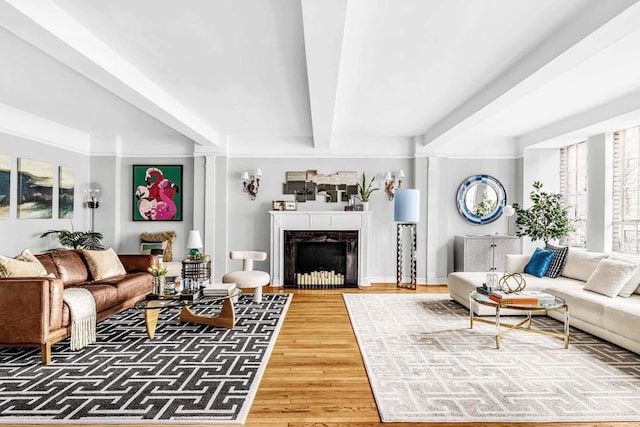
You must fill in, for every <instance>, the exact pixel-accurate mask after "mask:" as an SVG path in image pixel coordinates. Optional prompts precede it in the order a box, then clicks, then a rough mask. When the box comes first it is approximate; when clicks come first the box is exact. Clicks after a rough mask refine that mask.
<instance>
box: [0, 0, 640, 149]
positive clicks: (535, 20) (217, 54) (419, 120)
mask: <svg viewBox="0 0 640 427" xmlns="http://www.w3.org/2000/svg"><path fill="white" fill-rule="evenodd" d="M0 26H2V27H4V29H0V58H2V63H3V69H2V70H0V103H3V104H6V105H10V106H13V107H15V108H19V109H22V110H24V111H27V112H29V113H32V114H36V115H39V116H41V117H43V118H46V119H49V120H53V121H56V122H59V123H61V124H64V125H66V126H70V127H73V128H75V129H78V130H81V131H83V132H87V133H88V134H91V135H93V136H94V141H98V145H99V142H100V141H105V144H108V140H109V139H110V138H112V136H113V135H118V136H119V137H121V138H122V140H123V142H124V144H125V145H126V146H127V147H129V148H125V149H124V150H125V151H127V150H129V151H131V152H133V151H135V149H134V148H132V147H133V146H134V145H140V144H142V143H144V142H145V141H164V142H166V143H167V144H168V143H170V142H171V143H173V144H176V145H181V147H180V148H179V149H177V151H178V152H179V151H181V150H182V151H184V150H185V147H191V144H192V141H193V142H195V144H196V145H197V146H200V147H199V148H198V149H201V150H212V151H226V152H228V153H229V154H231V155H323V154H327V155H331V154H347V155H348V154H355V153H359V154H363V153H364V154H366V155H385V156H386V155H410V154H413V153H414V152H416V151H417V152H419V153H426V154H428V153H439V154H447V153H453V152H455V153H456V154H460V153H463V152H464V148H462V149H461V145H462V146H464V145H465V144H470V143H469V142H468V141H471V140H476V141H478V140H482V141H487V142H488V143H492V144H491V147H493V149H495V150H497V151H499V150H501V147H503V149H504V152H509V153H511V152H513V151H514V146H517V147H519V148H522V147H524V146H529V145H531V144H535V143H540V142H544V141H548V140H551V139H554V140H560V141H562V140H563V138H564V137H565V136H567V140H568V135H570V136H571V138H575V137H576V135H580V134H581V132H582V133H585V132H592V131H593V129H594V126H596V125H598V124H601V127H602V126H605V125H604V123H606V127H611V126H616V125H619V124H621V123H622V121H618V122H616V118H617V117H620V118H624V123H630V117H631V118H632V119H631V123H633V117H635V114H636V113H637V112H640V100H638V101H636V99H638V98H639V97H637V96H631V95H633V94H635V93H636V92H638V91H640V49H639V47H640V2H639V1H638V0H607V1H606V2H604V1H602V0H516V1H514V0H190V1H189V2H181V1H179V0H136V1H130V0H109V1H104V0H0ZM618 100H619V101H620V102H616V101H618ZM638 119H639V120H640V115H638ZM621 120H622V119H621ZM638 124H640V121H639V122H638ZM414 141H418V142H417V143H416V144H417V146H416V145H414ZM453 147H455V149H454V148H453ZM94 149H95V150H96V151H100V148H99V147H98V148H95V147H94ZM189 149H192V148H189ZM477 151H478V147H469V150H468V152H473V153H476V152H477ZM487 154H490V153H487ZM493 154H495V153H493Z"/></svg>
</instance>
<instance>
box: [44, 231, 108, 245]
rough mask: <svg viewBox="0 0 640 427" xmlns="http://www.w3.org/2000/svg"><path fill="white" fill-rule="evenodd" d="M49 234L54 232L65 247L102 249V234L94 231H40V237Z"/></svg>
mask: <svg viewBox="0 0 640 427" xmlns="http://www.w3.org/2000/svg"><path fill="white" fill-rule="evenodd" d="M51 234H55V235H56V237H58V241H59V242H60V244H61V245H62V246H64V247H65V248H73V249H94V250H95V249H104V247H103V246H102V234H101V233H98V232H96V231H69V230H49V231H46V232H44V233H42V234H41V235H40V237H43V238H44V237H47V236H49V235H51ZM54 250H55V249H54Z"/></svg>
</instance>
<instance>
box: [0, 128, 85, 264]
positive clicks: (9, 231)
mask: <svg viewBox="0 0 640 427" xmlns="http://www.w3.org/2000/svg"><path fill="white" fill-rule="evenodd" d="M0 154H5V155H8V156H10V157H11V164H12V169H11V209H10V217H9V219H0V248H1V249H0V254H2V255H6V256H15V255H17V254H18V253H20V252H21V251H22V250H23V249H24V248H29V250H31V251H32V252H33V253H39V252H42V251H44V250H47V249H50V248H53V247H56V246H58V244H57V240H56V239H55V238H54V239H41V238H40V237H39V236H40V234H42V233H43V232H45V231H47V230H52V229H53V230H57V229H65V230H70V229H71V228H72V227H73V229H75V230H76V231H78V230H86V229H88V228H89V212H88V209H86V208H85V207H84V206H83V204H82V192H81V190H80V189H81V186H82V184H83V183H87V182H89V157H88V156H86V155H83V154H79V153H76V152H73V151H69V150H65V149H60V148H55V147H52V146H50V145H46V144H42V143H40V142H35V141H32V140H29V139H25V138H20V137H17V136H12V135H7V134H4V133H0ZM18 158H25V159H30V160H38V161H41V162H46V163H50V164H52V165H53V174H54V180H53V214H52V215H53V218H52V219H17V215H16V213H17V207H18V204H17V201H18V194H17V191H18V173H17V159H18ZM59 166H65V167H69V168H71V169H73V170H74V171H75V203H74V218H73V219H71V220H70V219H58V170H59V169H58V168H59Z"/></svg>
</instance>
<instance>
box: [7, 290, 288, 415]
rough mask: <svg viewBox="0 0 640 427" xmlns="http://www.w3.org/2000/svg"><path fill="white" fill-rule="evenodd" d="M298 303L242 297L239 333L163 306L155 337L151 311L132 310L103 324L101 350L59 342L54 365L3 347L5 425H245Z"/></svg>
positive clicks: (36, 352)
mask: <svg viewBox="0 0 640 427" xmlns="http://www.w3.org/2000/svg"><path fill="white" fill-rule="evenodd" d="M290 300H291V295H290V294H265V295H264V296H263V299H262V303H261V304H254V303H253V296H252V295H242V296H241V297H240V300H239V301H238V304H236V305H235V309H236V318H237V324H236V326H235V327H234V328H233V329H224V328H217V327H210V326H203V325H196V324H191V323H181V322H180V321H179V320H177V317H178V314H179V310H164V311H163V312H161V314H160V316H161V317H160V320H159V321H158V327H157V329H156V335H155V338H154V339H153V340H150V339H148V338H147V334H146V332H145V327H144V317H143V313H142V311H140V310H134V309H129V310H127V311H125V312H123V313H120V314H117V315H115V316H113V317H111V318H110V319H106V320H104V321H102V322H100V323H99V324H98V329H97V338H98V342H97V343H96V344H94V345H91V346H89V347H87V348H84V349H83V350H81V351H79V352H72V351H71V350H69V343H68V340H65V341H62V342H61V343H59V344H56V345H54V347H53V363H52V364H51V365H48V366H43V365H41V364H40V352H39V349H37V350H36V349H28V348H0V424H24V423H61V424H62V423H73V424H89V423H96V424H134V423H146V424H154V423H162V424H172V423H175V424H241V423H244V421H245V419H246V417H247V414H248V413H249V409H250V407H251V403H252V402H253V398H254V397H255V394H256V391H257V389H258V385H259V384H260V379H261V378H262V374H263V372H264V370H265V368H266V365H267V362H268V360H269V356H270V354H271V351H272V349H273V346H274V345H275V341H276V338H277V336H278V332H279V330H280V327H281V325H282V323H283V321H284V317H285V314H286V312H287V309H288V307H289V302H290ZM219 308H220V305H219V304H215V305H212V306H211V307H208V308H207V309H206V310H204V311H202V310H200V309H199V310H198V311H199V312H204V313H214V312H215V311H216V310H219Z"/></svg>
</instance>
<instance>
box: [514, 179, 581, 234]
mask: <svg viewBox="0 0 640 427" xmlns="http://www.w3.org/2000/svg"><path fill="white" fill-rule="evenodd" d="M529 198H530V199H531V201H532V202H533V205H532V206H531V207H530V208H529V209H523V208H522V207H520V205H518V204H517V203H514V204H513V208H514V209H515V211H516V215H517V218H516V225H517V226H518V233H517V234H518V236H528V237H529V238H530V239H531V240H532V241H534V242H535V241H536V240H543V241H544V242H545V243H547V242H548V241H549V240H551V239H559V238H561V237H565V236H566V235H568V234H569V233H571V232H572V231H574V228H573V227H572V226H571V224H570V221H569V215H568V214H567V211H566V209H565V208H563V207H562V205H561V204H560V199H561V196H560V194H555V193H547V192H545V191H542V183H541V182H540V181H536V182H534V183H533V191H532V192H531V193H530V194H529Z"/></svg>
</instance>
